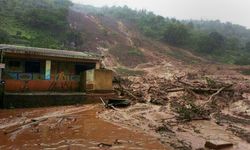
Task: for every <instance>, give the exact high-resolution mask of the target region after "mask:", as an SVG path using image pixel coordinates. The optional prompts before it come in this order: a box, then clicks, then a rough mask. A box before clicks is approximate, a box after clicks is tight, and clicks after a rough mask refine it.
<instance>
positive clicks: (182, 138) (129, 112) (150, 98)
mask: <svg viewBox="0 0 250 150" xmlns="http://www.w3.org/2000/svg"><path fill="white" fill-rule="evenodd" d="M201 74H202V73H198V74H195V73H186V74H184V75H183V74H176V75H173V76H172V77H170V78H164V77H159V76H152V74H146V75H144V76H129V77H116V78H115V81H116V83H117V84H116V85H115V91H116V92H117V94H118V95H119V97H120V98H123V99H130V100H132V105H131V106H130V107H128V108H126V109H122V110H120V109H117V110H107V111H106V112H104V113H103V114H101V117H102V118H104V119H105V120H109V121H111V122H114V123H116V124H118V125H122V126H125V127H128V128H135V129H136V130H141V129H143V131H144V132H147V133H151V134H153V135H155V136H156V137H157V138H159V139H161V141H162V143H163V144H167V145H170V146H171V147H174V148H176V149H179V148H181V149H199V148H201V149H204V147H211V145H214V143H215V147H220V143H219V144H218V142H217V141H229V143H230V146H232V145H234V146H233V149H244V148H245V147H248V146H249V145H247V146H246V144H245V143H244V142H248V143H249V137H250V136H249V135H250V134H249V133H250V130H249V128H248V126H249V125H250V124H249V121H250V120H249V118H250V115H249V114H250V113H249V108H250V106H249V100H250V99H248V100H247V98H248V97H249V95H250V94H249V95H248V93H250V87H249V85H248V84H249V83H248V80H247V79H244V78H242V77H239V78H237V77H235V76H233V77H230V76H220V75H218V76H216V75H205V74H202V76H201ZM142 103H143V104H142ZM243 110H244V111H243ZM235 124H237V125H235ZM204 125H205V126H204ZM222 126H223V127H222ZM201 127H204V129H202V128H201ZM212 130H214V131H212ZM228 131H231V132H228ZM243 131H244V132H243ZM216 132H219V133H223V134H224V135H223V134H221V135H222V136H219V137H218V138H217V139H216V140H217V141H216V140H215V141H214V139H213V138H212V137H217V136H218V134H217V133H216ZM208 133H209V134H208ZM213 134H214V135H213ZM211 138H212V139H211ZM232 139H233V140H232ZM197 141H199V142H197ZM206 141H213V143H212V144H211V142H210V143H207V144H206ZM236 141H237V142H239V143H240V144H239V143H236ZM216 144H218V145H219V146H218V145H216ZM205 145H206V146H205Z"/></svg>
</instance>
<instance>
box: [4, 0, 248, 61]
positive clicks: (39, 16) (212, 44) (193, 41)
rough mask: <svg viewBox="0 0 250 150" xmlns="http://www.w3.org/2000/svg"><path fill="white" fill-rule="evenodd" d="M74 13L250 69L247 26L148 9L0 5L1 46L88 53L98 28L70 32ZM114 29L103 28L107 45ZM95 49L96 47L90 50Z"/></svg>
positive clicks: (57, 2) (56, 2)
mask: <svg viewBox="0 0 250 150" xmlns="http://www.w3.org/2000/svg"><path fill="white" fill-rule="evenodd" d="M72 8H73V9H74V10H76V11H82V12H84V13H86V14H88V15H92V16H95V17H96V18H98V17H99V18H102V19H103V18H104V19H103V20H105V17H106V18H112V19H113V20H117V21H119V20H121V21H123V22H125V23H126V24H129V25H131V26H130V27H133V28H134V29H133V30H137V31H138V32H140V33H141V34H142V35H143V36H145V37H147V38H149V39H151V41H152V42H154V41H157V42H160V43H163V44H165V45H171V46H173V47H179V48H183V49H185V50H187V51H190V52H192V53H193V54H195V55H199V56H202V57H204V58H206V59H209V60H212V61H217V62H222V63H228V64H239V65H249V64H250V30H249V29H246V28H245V27H243V26H240V25H234V24H231V23H222V22H220V21H197V20H184V21H183V20H182V21H179V20H176V19H174V18H164V17H162V16H158V15H155V14H154V13H152V12H148V11H146V10H138V11H136V10H132V9H130V8H128V7H126V6H124V7H102V8H96V7H92V6H86V5H74V6H73V4H72V3H71V2H70V1H69V0H1V1H0V20H1V22H0V43H7V44H18V45H25V46H35V47H47V48H57V49H83V48H84V49H88V47H86V45H84V43H86V42H88V43H90V44H89V45H91V42H92V43H93V42H95V39H96V38H97V37H95V36H96V35H97V32H99V31H96V32H95V31H93V30H94V27H92V26H91V25H88V23H86V25H87V26H85V27H84V30H79V29H78V30H77V29H75V28H72V27H70V23H69V21H68V20H70V19H69V18H68V17H69V16H70V15H68V14H69V10H70V9H71V11H72ZM71 17H72V15H71ZM73 17H74V16H73ZM77 17H80V19H82V22H84V21H86V20H84V16H77ZM74 19H78V18H74ZM74 19H73V20H74ZM85 19H86V18H85ZM107 20H109V19H107ZM88 21H89V20H88ZM71 23H72V22H71ZM83 24H84V23H83ZM88 28H91V30H89V29H88ZM112 28H113V25H111V24H110V26H109V27H108V28H103V27H102V32H104V33H105V36H106V37H103V38H104V40H105V38H107V39H109V40H112V39H115V36H116V35H115V34H111V35H110V34H108V33H117V32H112V31H110V30H112ZM107 29H109V30H107ZM97 30H98V28H97ZM113 30H115V29H114V28H113ZM90 32H93V33H90ZM108 36H109V37H110V36H113V37H114V38H109V37H108ZM139 40H144V39H139ZM109 43H110V41H109ZM83 45H84V46H83ZM92 45H95V44H92ZM119 45H124V43H122V42H120V43H119V42H118V47H119ZM92 48H93V46H92V47H89V49H92ZM118 53H119V52H118ZM121 54H122V53H121Z"/></svg>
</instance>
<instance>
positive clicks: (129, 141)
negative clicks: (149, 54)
mask: <svg viewBox="0 0 250 150" xmlns="http://www.w3.org/2000/svg"><path fill="white" fill-rule="evenodd" d="M101 109H102V107H101V106H97V105H94V106H93V105H84V106H78V107H76V106H67V107H51V108H37V109H12V110H0V139H1V140H0V149H4V150H5V149H25V150H26V149H50V150H51V149H52V150H53V149H67V150H69V149H70V150H74V149H76V150H77V149H86V150H88V149H121V150H122V149H124V150H125V149H126V150H129V149H131V150H137V149H138V150H140V149H141V150H147V149H148V150H165V149H167V148H166V147H164V145H162V144H161V143H160V142H159V141H158V140H157V139H156V138H154V137H151V136H149V135H146V134H144V133H140V132H133V131H130V130H128V129H125V128H122V127H118V126H116V125H113V124H111V123H108V122H105V121H103V120H102V119H100V118H98V117H97V113H98V112H99V111H101ZM68 110H69V111H68ZM64 113H65V114H66V117H63V118H64V119H61V118H62V117H61V116H60V115H63V114H64ZM39 116H45V117H48V120H46V121H43V122H40V123H39V124H38V125H32V126H31V127H28V128H25V129H23V130H21V131H15V132H13V133H9V134H5V132H6V131H11V130H13V129H15V128H17V127H19V126H20V125H21V124H23V123H24V121H25V120H27V119H29V118H34V117H39ZM101 143H104V145H102V144H101ZM105 144H110V145H112V146H111V147H108V146H105Z"/></svg>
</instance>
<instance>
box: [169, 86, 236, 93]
mask: <svg viewBox="0 0 250 150" xmlns="http://www.w3.org/2000/svg"><path fill="white" fill-rule="evenodd" d="M186 89H188V90H192V91H194V92H217V91H218V90H220V89H212V88H193V87H186V88H175V89H169V90H166V91H165V92H179V91H185V90H186ZM223 90H224V91H233V89H228V88H227V87H224V89H223Z"/></svg>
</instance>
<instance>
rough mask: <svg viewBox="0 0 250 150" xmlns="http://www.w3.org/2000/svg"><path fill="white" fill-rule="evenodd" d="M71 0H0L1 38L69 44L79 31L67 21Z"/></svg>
mask: <svg viewBox="0 0 250 150" xmlns="http://www.w3.org/2000/svg"><path fill="white" fill-rule="evenodd" d="M71 5H72V4H71V2H70V1H68V0H39V1H37V0H1V1H0V20H1V23H0V42H1V43H9V44H19V45H26V46H36V47H48V48H67V47H70V48H72V47H74V45H73V46H72V45H70V43H71V42H74V41H70V39H73V38H72V36H77V33H75V32H74V31H72V30H71V29H70V28H69V25H68V22H67V14H68V9H69V7H70V6H71Z"/></svg>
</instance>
